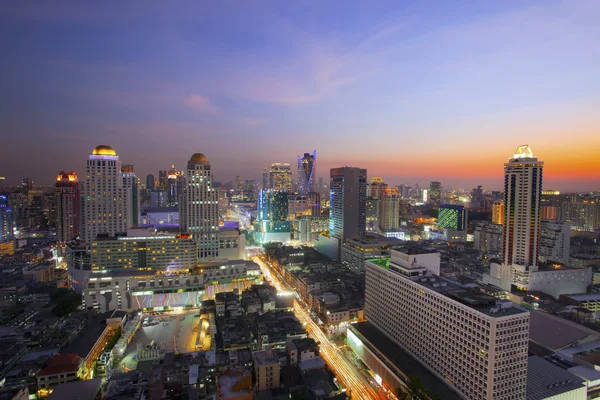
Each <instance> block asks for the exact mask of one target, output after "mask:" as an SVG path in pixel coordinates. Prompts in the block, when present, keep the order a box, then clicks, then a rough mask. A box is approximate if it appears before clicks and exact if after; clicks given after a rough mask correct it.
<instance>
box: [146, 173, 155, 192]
mask: <svg viewBox="0 0 600 400" xmlns="http://www.w3.org/2000/svg"><path fill="white" fill-rule="evenodd" d="M146 190H148V191H152V190H154V175H152V174H148V175H146Z"/></svg>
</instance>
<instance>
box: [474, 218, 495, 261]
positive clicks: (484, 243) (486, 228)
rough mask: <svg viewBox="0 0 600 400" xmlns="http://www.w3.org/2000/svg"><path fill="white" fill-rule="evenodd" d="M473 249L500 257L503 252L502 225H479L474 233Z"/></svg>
mask: <svg viewBox="0 0 600 400" xmlns="http://www.w3.org/2000/svg"><path fill="white" fill-rule="evenodd" d="M473 247H474V248H475V250H479V251H481V252H482V253H488V254H489V253H492V254H495V255H499V254H500V252H501V251H502V225H499V224H490V223H489V222H479V223H477V225H476V226H475V231H474V232H473Z"/></svg>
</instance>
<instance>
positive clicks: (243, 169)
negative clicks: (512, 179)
mask: <svg viewBox="0 0 600 400" xmlns="http://www.w3.org/2000/svg"><path fill="white" fill-rule="evenodd" d="M599 12H600V3H598V2H596V1H592V0H582V1H578V0H575V1H552V0H550V1H502V2H493V1H463V2H445V1H405V2H399V1H375V2H358V1H343V2H342V1H326V2H323V1H305V2H302V1H299V2H281V1H271V2H259V1H247V2H240V1H225V2H215V3H213V4H209V3H207V2H198V1H178V2H174V3H173V2H162V1H132V2H121V1H108V2H94V3H92V2H81V1H73V2H63V1H53V2H47V1H40V2H26V3H24V2H14V3H11V4H9V5H8V6H4V7H3V8H2V9H1V10H0V26H1V28H0V29H1V31H2V34H0V46H1V47H2V49H3V57H2V58H3V59H4V60H5V62H3V63H2V64H1V65H0V73H1V74H2V77H3V79H2V80H0V90H1V91H2V93H3V95H2V96H1V97H0V132H2V133H3V137H6V138H7V139H8V140H7V141H6V143H5V151H4V152H3V153H4V154H3V156H2V159H1V161H0V175H4V176H6V177H7V180H8V181H9V182H16V181H19V180H20V179H21V178H22V177H24V176H30V177H32V178H33V179H34V180H35V181H36V182H40V183H46V182H47V183H50V182H51V181H52V180H53V179H54V177H55V175H56V174H57V173H58V172H59V171H60V170H75V171H78V172H82V169H83V167H84V165H85V158H86V155H87V154H89V152H90V151H91V149H93V147H95V146H96V145H97V144H109V145H111V146H113V147H114V148H115V149H116V150H117V152H118V153H119V155H120V156H121V159H122V161H123V162H125V163H131V164H134V165H135V168H136V171H137V172H138V174H139V175H141V176H145V174H147V173H150V172H152V173H156V171H157V170H158V169H166V168H167V167H168V166H170V164H172V163H174V164H175V165H176V166H177V167H179V168H183V167H184V165H185V161H186V160H187V159H188V158H189V156H190V155H191V154H192V153H194V152H203V153H205V154H206V156H207V157H208V159H209V160H210V161H211V163H212V164H213V165H214V167H213V169H214V171H215V175H216V179H217V180H223V181H227V180H231V179H233V178H234V177H235V175H237V174H240V175H242V176H243V177H245V178H256V179H257V178H259V176H260V173H261V171H262V169H263V168H264V166H266V165H269V164H270V163H272V162H289V163H293V162H294V161H295V156H296V155H297V154H301V153H304V152H309V151H312V150H313V149H315V148H316V149H317V153H318V175H321V176H327V175H328V169H329V168H330V167H335V166H339V165H353V166H360V167H363V168H367V169H368V170H369V175H370V176H373V175H380V176H383V177H384V179H386V181H388V182H389V183H393V184H397V183H405V182H406V183H414V182H421V183H424V182H427V181H429V180H441V181H442V183H444V185H445V186H447V187H450V186H451V187H456V186H465V187H472V186H474V185H475V184H484V186H485V187H489V188H499V187H500V186H501V181H500V179H499V178H500V176H501V174H502V164H503V162H505V160H506V159H507V158H509V157H510V155H511V154H512V152H513V151H514V149H515V148H516V147H517V146H518V145H520V144H524V143H528V144H529V145H531V147H532V148H533V150H534V152H535V153H536V155H537V156H539V158H540V159H542V160H544V161H545V162H546V176H547V185H546V187H549V186H548V185H551V186H553V187H559V188H562V189H563V190H576V189H577V190H583V189H589V190H593V189H596V190H597V189H598V186H599V185H598V184H599V181H598V174H597V173H596V174H594V173H593V172H590V168H591V169H592V170H593V169H594V168H595V171H597V167H600V161H598V160H599V159H600V157H597V151H596V149H598V145H600V139H599V137H600V135H598V126H599V125H598V123H599V122H600V116H599V115H600V113H598V109H599V107H598V106H600V95H598V93H600V91H599V89H600V79H599V78H598V65H600V43H599V41H600V26H599V25H598V24H597V16H598V15H599ZM581 149H585V150H583V151H584V153H585V157H586V158H587V159H588V160H587V162H585V163H584V162H582V156H581ZM592 150H593V151H592ZM578 151H579V152H580V153H579V154H577V152H578ZM594 155H595V156H596V157H595V160H591V164H590V158H592V159H594ZM30 157H33V159H34V160H35V161H34V162H31V159H30Z"/></svg>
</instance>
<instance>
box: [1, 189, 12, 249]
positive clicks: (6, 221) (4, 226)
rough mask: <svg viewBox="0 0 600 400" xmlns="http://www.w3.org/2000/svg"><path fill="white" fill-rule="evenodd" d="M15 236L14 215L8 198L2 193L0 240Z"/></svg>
mask: <svg viewBox="0 0 600 400" xmlns="http://www.w3.org/2000/svg"><path fill="white" fill-rule="evenodd" d="M12 238H13V216H12V210H11V209H10V205H9V203H8V198H7V197H6V196H4V195H0V242H4V241H6V240H11V239H12Z"/></svg>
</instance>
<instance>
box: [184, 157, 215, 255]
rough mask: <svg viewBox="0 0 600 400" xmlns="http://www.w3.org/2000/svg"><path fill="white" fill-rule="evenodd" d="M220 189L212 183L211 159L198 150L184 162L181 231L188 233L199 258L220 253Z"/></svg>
mask: <svg viewBox="0 0 600 400" xmlns="http://www.w3.org/2000/svg"><path fill="white" fill-rule="evenodd" d="M218 196H219V193H218V190H217V189H216V188H214V187H213V186H212V176H211V168H210V163H209V162H208V160H207V159H206V157H205V156H204V154H201V153H195V154H194V155H192V157H191V158H190V160H189V161H188V164H187V170H186V189H185V191H184V193H183V195H182V196H181V199H182V202H183V204H181V205H180V207H179V220H180V232H182V233H191V234H192V237H193V238H194V241H195V242H196V243H197V244H198V257H199V259H200V260H207V259H211V258H215V257H217V256H218V255H219V197H218Z"/></svg>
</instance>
